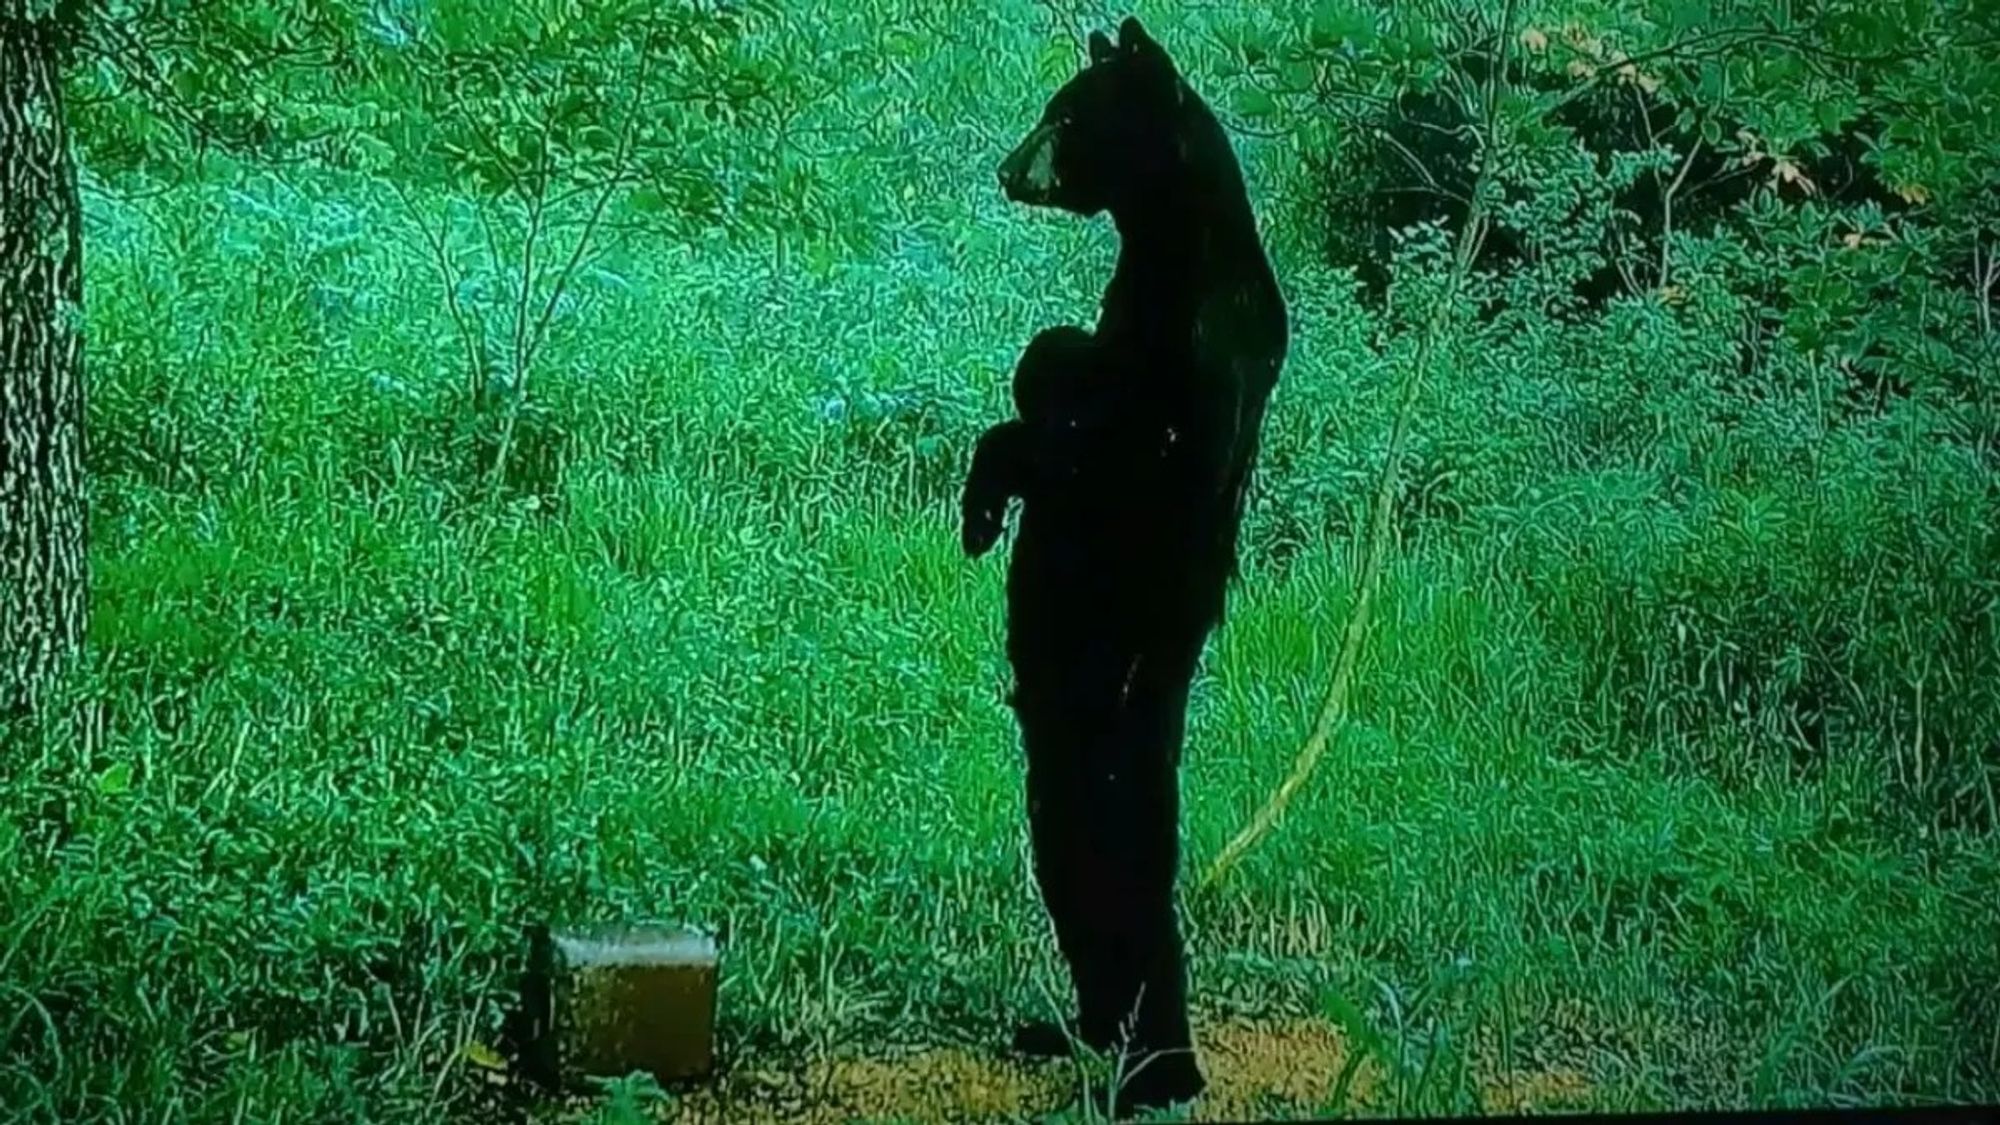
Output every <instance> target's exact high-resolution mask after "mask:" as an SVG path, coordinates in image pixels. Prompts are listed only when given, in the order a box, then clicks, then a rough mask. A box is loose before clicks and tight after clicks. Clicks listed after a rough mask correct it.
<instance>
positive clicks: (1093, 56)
mask: <svg viewBox="0 0 2000 1125" xmlns="http://www.w3.org/2000/svg"><path fill="white" fill-rule="evenodd" d="M1088 46H1089V49H1090V61H1091V62H1093V63H1101V62H1110V61H1111V57H1112V56H1113V55H1115V54H1117V48H1115V47H1113V46H1112V45H1111V40H1110V39H1108V38H1106V37H1105V34H1104V33H1103V32H1102V31H1093V32H1091V33H1090V40H1089V43H1088Z"/></svg>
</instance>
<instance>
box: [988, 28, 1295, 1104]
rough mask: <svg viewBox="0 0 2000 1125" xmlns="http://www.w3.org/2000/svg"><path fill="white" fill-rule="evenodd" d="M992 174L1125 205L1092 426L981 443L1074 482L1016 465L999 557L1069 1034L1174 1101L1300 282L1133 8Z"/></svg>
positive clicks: (1020, 1035)
mask: <svg viewBox="0 0 2000 1125" xmlns="http://www.w3.org/2000/svg"><path fill="white" fill-rule="evenodd" d="M999 175H1000V183H1001V187H1002V190H1003V191H1004V193H1005V194H1006V196H1007V197H1008V198H1009V199H1011V200H1013V201H1015V202H1018V203H1022V204H1026V205H1030V206H1038V207H1052V208H1057V209H1060V210H1064V211H1068V212H1070V213H1073V214H1077V215H1081V216H1095V215H1099V214H1107V213H1108V214H1109V215H1110V217H1111V219H1112V222H1113V223H1114V225H1115V226H1116V228H1117V230H1118V233H1119V238H1120V247H1119V254H1118V264H1117V268H1116V270H1115V271H1114V273H1113V275H1112V279H1111V282H1110V285H1109V286H1108V287H1107V289H1106V291H1105V293H1104V296H1103V300H1102V303H1101V308H1100V312H1099V316H1098V321H1097V325H1096V330H1095V333H1094V335H1091V336H1090V348H1089V349H1088V351H1087V352H1081V353H1069V354H1070V355H1071V357H1072V358H1074V357H1075V356H1076V355H1078V354H1081V355H1084V356H1086V357H1087V365H1088V367H1089V368H1090V369H1089V370H1088V371H1087V372H1086V373H1085V374H1087V376H1088V384H1089V386H1090V387H1091V392H1090V393H1091V396H1092V397H1091V399H1090V410H1089V411H1087V412H1085V417H1086V418H1087V420H1088V421H1089V423H1090V424H1089V425H1087V426H1079V427H1076V431H1077V435H1079V436H1075V437H1073V439H1072V440H1071V441H1070V442H1069V444H1068V445H1067V446H1065V447H1062V448H1061V449H1060V455H1052V454H1051V453H1050V447H1048V446H1045V445H1041V444H1039V443H1038V442H1037V440H1036V439H1037V435H1038V433H1039V431H1038V430H1037V429H1036V427H1035V426H1034V425H1033V424H1032V423H1031V422H1029V421H1028V420H1027V419H1025V418H1024V419H1020V420H1013V421H1009V422H1003V423H1000V425H999V426H997V427H995V428H994V430H991V431H988V437H986V438H982V439H981V444H982V446H986V445H987V443H988V441H989V440H990V441H991V442H992V446H991V448H993V449H1002V450H1004V449H1006V448H1007V447H1009V446H1010V445H1011V446H1012V447H1013V450H1012V452H1011V453H1009V454H1007V455H1006V456H1005V457H1001V456H999V454H997V453H988V456H989V457H995V458H997V459H998V460H999V461H1000V462H1002V463H1010V464H1012V465H1015V466H1017V467H1018V466H1034V465H1038V464H1039V465H1043V466H1048V465H1056V466H1060V467H1061V468H1062V470H1063V476H1062V477H1061V486H1060V487H1056V488H1042V489H1037V488H1036V487H1032V484H1033V482H1034V481H1035V479H1036V478H1035V477H1034V476H1033V474H1030V475H1028V476H1027V477H1024V478H1020V479H1025V480H1027V481H1029V482H1030V484H1031V487H1029V488H1028V489H1027V491H1026V493H1025V495H1024V496H1023V505H1022V513H1021V522H1020V527H1019V530H1018V534H1017V535H1016V537H1015V540H1014V543H1013V547H1012V556H1011V559H1010V562H1009V567H1008V575H1007V655H1008V660H1009V662H1010V664H1011V665H1012V667H1013V672H1014V681H1015V685H1014V693H1013V696H1012V702H1013V706H1014V710H1015V714H1016V716H1017V718H1018V720H1019V722H1020V726H1021V739H1022V744H1023V748H1024V750H1025V752H1026V757H1027V774H1028V779H1027V789H1028V819H1029V826H1030V833H1031V836H1032V840H1033V845H1034V856H1035V858H1034V867H1035V876H1036V881H1037V883H1038V884H1039V885H1040V889H1041V892H1042V898H1043V901H1044V903H1045V905H1046V906H1047V908H1048V911H1049V916H1050V919H1051V921H1052V922H1053V923H1054V926H1055V931H1056V939H1057V943H1058V945H1059V946H1060V948H1061V950H1062V953H1063V957H1064V959H1065V960H1066V961H1067V962H1068V965H1069V969H1070V974H1071V979H1072V981H1073V983H1074V984H1075V987H1076V993H1077V1006H1078V1014H1077V1020H1076V1023H1075V1027H1074V1030H1075V1032H1076V1034H1077V1036H1078V1037H1079V1038H1080V1039H1081V1040H1083V1041H1084V1042H1086V1043H1088V1044H1090V1045H1092V1046H1093V1047H1098V1048H1106V1047H1111V1046H1113V1045H1114V1044H1118V1043H1120V1042H1122V1044H1123V1047H1124V1049H1125V1050H1126V1051H1127V1052H1129V1053H1130V1054H1131V1055H1132V1056H1135V1057H1133V1058H1132V1060H1131V1062H1132V1065H1131V1066H1128V1067H1127V1068H1126V1074H1127V1075H1128V1077H1127V1079H1126V1083H1125V1085H1124V1087H1123V1090H1122V1091H1121V1094H1120V1098H1119V1101H1120V1108H1121V1109H1125V1110H1130V1109H1138V1108H1144V1107H1149V1106H1159V1105H1164V1104H1169V1103H1172V1102H1177V1101H1183V1100H1186V1099H1188V1098H1191V1097H1193V1096H1195V1095H1197V1094H1199V1093H1200V1092H1201V1090H1202V1088H1203V1086H1204V1084H1205V1081H1204V1078H1203V1076H1202V1073H1201V1069H1200V1066H1199V1065H1198V1063H1197V1061H1196V1059H1195V1057H1194V1052H1193V1046H1192V1042H1191V1038H1190V1035H1189V1027H1188V1015H1187V982H1186V970H1185V967H1184V963H1183V954H1182V949H1181V939H1180V933H1179V927H1178V923H1177V921H1176V917H1175V906H1174V880H1175V877H1176V874H1177V870H1178V867H1179V776H1178V775H1179V768H1178V767H1179V761H1180V753H1181V746H1182V742H1183V739H1184V733H1185V717H1186V712H1187V702H1188V688H1189V685H1190V683H1191V682H1192V681H1193V678H1194V673H1195V669H1196V665H1197V664H1198V662H1199V659H1200V656H1201V651H1202V648H1203V646H1204V645H1205V643H1206V641H1207V638H1208V634H1209V633H1210V632H1211V631H1212V630H1213V629H1214V628H1215V627H1216V626H1217V625H1218V624H1219V623H1220V622H1221V621H1222V618H1223V614H1224V608H1225V600H1226V591H1227V587H1228V585H1229V580H1230V579H1231V577H1232V576H1233V575H1234V574H1235V573H1236V549H1237V534H1238V529H1239V527H1240V524H1241V519H1242V511H1243V501H1244V495H1245V491H1246V489H1247V486H1248V483H1249V479H1250V474H1251V468H1252V466H1253V465H1254V463H1255V461H1256V456H1257V449H1258V441H1259V434H1260V431H1261V428H1262V424H1263V418H1264V412H1265V407H1266V404H1267V402H1268V401H1269V399H1270V395H1271V392H1272V390H1273V388H1274V387H1275V386H1276V384H1277V380H1278V373H1279V370H1280V368H1281V367H1282V366H1283V363H1284V358H1285V352H1286V348H1287V343H1288V336H1289V328H1288V322H1287V314H1286V309H1285V302H1284V299H1283V296H1282V294H1281V293H1280V291H1279V289H1278V285H1277V281H1276V279H1275V277H1274V276H1273V275H1272V272H1271V266H1270V262H1269V260H1268V258H1267V257H1266V255H1265V252H1264V248H1263V243H1262V239H1261V237H1260V235H1259V232H1258V228H1257V223H1256V218H1255V216H1254V215H1253V214H1252V212H1251V209H1250V203H1249V197H1248V194H1247V192H1246V191H1245V189H1244V184H1243V178H1242V173H1241V171H1240V169H1239V168H1238V166H1237V162H1236V157H1235V154H1234V152H1233V151H1232V150H1231V148H1230V145H1229V140H1228V137H1227V136H1226V135H1225V134H1224V132H1223V130H1222V127H1221V124H1220V123H1219V122H1218V121H1217V120H1216V118H1215V116H1214V114H1213V113H1212V112H1210V110H1209V109H1208V107H1207V106H1206V105H1205V104H1204V103H1203V101H1202V99H1201V98H1200V97H1199V96H1198V95H1196V93H1195V92H1194V90H1193V89H1192V88H1190V87H1189V85H1188V84H1187V82H1186V81H1185V80H1184V79H1183V78H1182V77H1181V75H1180V73H1179V72H1178V70H1177V68H1176V67H1175V65H1174V63H1173V61H1172V60H1171V59H1170V58H1169V57H1168V55H1167V53H1166V51H1165V50H1163V49H1162V48H1161V47H1160V45H1159V44H1158V43H1156V42H1155V41H1154V40H1153V39H1152V38H1151V37H1150V36H1149V35H1147V33H1146V32H1145V30H1144V29H1143V28H1142V27H1141V26H1140V25H1139V23H1138V21H1137V20H1135V19H1130V18H1128V19H1126V20H1125V21H1124V22H1123V23H1121V24H1120V25H1119V29H1118V41H1117V42H1116V43H1115V44H1114V43H1112V42H1111V41H1110V40H1109V39H1108V38H1107V37H1106V36H1105V35H1104V34H1103V33H1102V32H1092V33H1091V35H1090V37H1089V61H1088V64H1087V65H1086V66H1085V67H1084V69H1083V70H1081V71H1080V72H1079V73H1077V74H1076V75H1075V76H1074V77H1072V78H1071V79H1070V80H1069V81H1068V82H1066V83H1065V84H1064V85H1063V86H1062V88H1061V89H1059V90H1057V91H1056V93H1055V95H1054V96H1053V97H1052V98H1051V99H1050V100H1049V102H1048V103H1047V105H1046V107H1045V108H1044V110H1043V112H1042V116H1041V119H1040V121H1039V122H1038V123H1037V124H1036V125H1035V127H1034V128H1033V129H1032V130H1031V131H1030V132H1029V134H1028V136H1027V137H1026V138H1025V139H1024V140H1022V141H1021V142H1020V144H1019V145H1018V146H1016V148H1015V149H1014V150H1013V151H1012V152H1011V153H1009V154H1008V155H1007V157H1006V158H1005V159H1004V160H1003V161H1002V162H1001V164H1000V168H999ZM1068 340H1069V342H1070V343H1078V342H1079V341H1078V340H1077V339H1076V338H1075V337H1069V338H1068ZM1024 423H1028V424H1024ZM996 432H997V433H1000V434H1002V435H1006V434H1012V435H1013V436H1000V437H994V436H993V435H994V434H995V433H996ZM978 483H979V474H978V473H976V472H975V473H972V474H969V476H968V481H967V484H968V498H967V502H966V503H965V505H964V512H963V513H962V514H964V515H965V516H967V517H968V518H967V523H966V526H965V527H964V528H962V537H963V539H964V543H965V546H966V548H967V550H968V552H970V553H974V554H977V553H979V552H981V551H983V550H985V549H986V547H988V546H990V545H991V544H992V542H993V537H995V536H997V534H998V516H997V514H993V512H992V508H991V507H990V505H989V502H988V501H987V500H985V499H977V500H975V498H973V497H972V496H971V495H970V494H971V493H973V492H976V491H977V489H975V488H973V487H971V486H974V485H975V484H978ZM980 487H986V486H985V485H983V484H982V485H980ZM1003 503H1004V500H1003ZM989 514H991V515H992V519H991V520H990V521H988V522H987V523H984V524H982V525H981V526H979V527H977V528H975V527H974V526H973V524H974V523H975V522H977V521H978V520H980V519H984V518H985V517H986V516H987V515H989ZM1126 1032H1129V1035H1128V1034H1125V1033H1126ZM1015 1043H1016V1046H1017V1047H1019V1048H1020V1049H1023V1050H1027V1051H1033V1052H1044V1053H1045V1052H1053V1051H1057V1050H1060V1049H1062V1048H1063V1046H1064V1044H1065V1038H1064V1033H1063V1029H1062V1028H1058V1027H1056V1026H1054V1025H1050V1024H1046V1023H1039V1022H1033V1023H1029V1024H1027V1025H1026V1026H1024V1027H1022V1028H1021V1029H1019V1031H1018V1032H1017V1034H1016V1037H1015ZM1146 1056H1151V1057H1146ZM1142 1058H1143V1059H1144V1062H1143V1066H1139V1064H1140V1062H1141V1059H1142ZM1135 1066H1137V1067H1139V1068H1138V1069H1137V1070H1136V1071H1135V1070H1134V1069H1133V1067H1135Z"/></svg>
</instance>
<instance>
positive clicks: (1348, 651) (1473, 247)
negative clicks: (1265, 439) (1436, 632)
mask: <svg viewBox="0 0 2000 1125" xmlns="http://www.w3.org/2000/svg"><path fill="white" fill-rule="evenodd" d="M1518 3H1519V0H1507V6H1506V9H1505V10H1504V12H1503V13H1502V15H1501V21H1502V23H1501V27H1502V30H1503V31H1505V30H1507V29H1511V28H1512V27H1513V26H1514V18H1515V12H1516V8H1517V6H1518ZM1510 44H1511V36H1503V38H1502V40H1501V57H1500V65H1499V66H1497V67H1495V68H1494V69H1493V71H1492V73H1491V74H1489V75H1488V79H1487V85H1486V99H1485V101H1486V104H1485V106H1484V107H1483V113H1482V119H1483V121H1484V126H1483V131H1482V143H1483V145H1484V146H1485V148H1486V153H1487V157H1488V158H1487V159H1482V160H1481V161H1480V162H1479V174H1478V176H1477V178H1476V180H1475V183H1474V187H1473V192H1472V201H1471V204H1470V209H1469V211H1468V213H1467V215H1466V220H1465V226H1464V227H1463V228H1461V229H1460V231H1459V239H1458V247H1457V252H1456V254H1455V255H1454V257H1453V260H1452V266H1451V270H1450V272H1449V274H1448V275H1447V278H1446V284H1445V291H1444V293H1443V294H1442V295H1440V297H1439V299H1438V301H1437V303H1436V304H1435V305H1434V306H1433V307H1432V309H1431V315H1430V317H1429V319H1428V320H1427V321H1426V322H1425V324H1424V327H1423V330H1422V334H1421V335H1419V336H1418V337H1417V354H1416V356H1415V357H1414V358H1413V359H1412V361H1411V364H1410V369H1409V373H1408V374H1407V375H1406V376H1405V377H1404V380H1403V389H1402V394H1401V395H1400V396H1399V401H1398V403H1397V405H1396V414H1395V419H1394V421H1393V423H1392V424H1391V427H1390V432H1389V450H1388V461H1387V463H1386V464H1385V465H1384V466H1383V468H1382V477H1381V480H1380V481H1379V482H1378V483H1377V485H1376V488H1375V502H1374V508H1373V512H1372V514H1371V516H1370V520H1369V524H1370V527H1369V535H1368V548H1367V555H1366V558H1365V560H1364V561H1363V564H1362V567H1361V572H1360V574H1359V576H1358V577H1357V578H1356V591H1355V599H1354V612H1353V614H1352V615H1351V616H1349V618H1348V620H1347V629H1346V631H1345V633H1344V635H1343V636H1342V638H1341V646H1340V653H1339V656H1338V657H1337V658H1336V660H1335V663H1334V669H1333V679H1332V682H1331V683H1329V684H1328V686H1327V691H1326V696H1325V699H1324V701H1323V702H1322V703H1321V705H1320V708H1319V713H1318V716H1317V717H1316V718H1315V720H1314V722H1313V728H1312V733H1311V734H1310V735H1309V736H1308V737H1307V739H1306V742H1305V745H1304V746H1303V747H1301V748H1300V750H1299V753H1298V756H1297V758H1295V759H1294V760H1293V763H1292V769H1291V772H1290V773H1289V774H1287V775H1286V777H1285V779H1284V780H1283V781H1282V782H1280V783H1279V784H1278V788H1277V789H1276V790H1274V791H1273V792H1272V793H1271V795H1270V797H1269V798H1267V799H1266V800H1265V802H1264V805H1263V807H1262V808H1260V809H1258V810H1257V812H1256V814H1255V815H1254V816H1252V817H1251V818H1250V822H1249V823H1248V824H1246V825H1244V826H1243V829H1242V830H1241V831H1239V832H1238V833H1237V834H1236V836H1235V837H1234V838H1233V839H1231V840H1230V841H1229V843H1228V844H1227V845H1225V846H1224V847H1223V849H1222V851H1221V853H1220V854H1218V855H1217V856H1216V857H1215V859H1214V861H1213V862H1211V863H1210V864H1209V866H1208V868H1207V870H1206V871H1204V872H1203V874H1202V878H1201V882H1200V885H1199V886H1200V889H1203V890H1205V889H1207V888H1209V887H1212V886H1214V885H1215V884H1216V882H1217V881H1218V880H1220V879H1221V878H1222V876H1223V875H1224V874H1226V873H1228V871H1229V869H1230V868H1231V867H1233V866H1235V865H1236V862H1237V861H1238V860H1240V859H1241V858H1242V857H1243V855H1244V854H1245V853H1246V852H1248V851H1249V850H1250V848H1251V847H1252V846H1253V845H1255V844H1256V843H1257V841H1258V840H1260V839H1262V838H1263V836H1264V835H1265V834H1266V833H1268V832H1269V831H1270V830H1271V828H1272V826H1273V825H1275V824H1276V823H1277V820H1278V817H1279V816H1281V815H1283V813H1284V811H1285V808H1286V806H1288V805H1289V804H1291V800H1292V797H1293V795H1295V794H1296V793H1297V792H1298V791H1299V789H1300V788H1302V787H1303V786H1304V785H1305V782H1306V779H1307V778H1309V777H1310V776H1311V775H1312V771H1313V768H1314V767H1315V766H1317V765H1318V764H1319V759H1320V758H1321V757H1322V756H1323V755H1324V754H1325V753H1326V748H1327V746H1328V745H1329V744H1330V743H1331V742H1332V740H1333V736H1334V733H1335V732H1336V731H1338V730H1339V729H1340V726H1341V724H1342V723H1344V722H1345V721H1346V718H1347V696H1348V691H1349V686H1350V685H1351V684H1352V683H1353V679H1354V669H1355V667H1356V666H1357V665H1358V664H1359V663H1360V656H1361V644H1362V641H1363V640H1364V639H1366V637H1367V634H1368V625H1369V620H1370V616H1371V612H1372V610H1373V607H1374V601H1375V593H1376V590H1377V588H1378V587H1379V586H1380V585H1381V576H1382V567H1383V562H1384V559H1385V558H1386V557H1387V555H1388V546H1389V539H1390V537H1391V535H1392V533H1393V528H1394V523H1395V491H1396V483H1397V478H1398V475H1399V472H1398V470H1399V468H1400V462H1401V460H1402V453H1403V441H1404V438H1405V436H1406V434H1407V433H1408V430H1409V420H1410V415H1411V413H1412V411H1411V407H1412V406H1413V404H1414V403H1415V402H1416V398H1417V391H1418V389H1419V388H1420V387H1421V385H1422V383H1423V376H1424V374H1425V372H1426V370H1427V368H1428V367H1429V365H1430V360H1431V353H1432V351H1433V350H1435V348H1436V345H1437V339H1438V337H1439V336H1440V334H1441V333H1442V330H1443V328H1444V323H1445V318H1446V317H1447V316H1448V315H1449V314H1450V312H1451V309H1452V306H1453V305H1454V304H1455V302H1456V300H1457V297H1458V293H1459V290H1460V288H1461V287H1462V286H1463V285H1464V283H1465V280H1466V278H1467V277H1468V275H1470V273H1471V271H1472V263H1473V262H1474V261H1475V260H1476V259H1477V258H1478V255H1479V251H1480V249H1481V247H1482V246H1483V245H1484V242H1485V238H1486V230H1487V225H1486V197H1487V192H1486V190H1485V189H1486V188H1487V187H1488V186H1489V185H1490V183H1491V179H1492V175H1493V172H1492V169H1493V164H1494V161H1493V160H1492V159H1491V154H1492V150H1493V147H1494V144H1495V138H1496V136H1497V128H1496V124H1497V118H1498V114H1499V104H1500V98H1499V94H1500V91H1499V85H1500V82H1501V81H1502V76H1503V75H1504V74H1505V73H1506V70H1507V65H1506V64H1507V52H1508V50H1509V49H1510Z"/></svg>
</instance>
